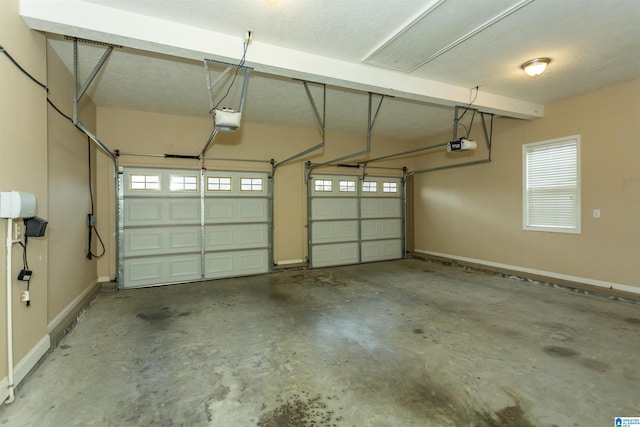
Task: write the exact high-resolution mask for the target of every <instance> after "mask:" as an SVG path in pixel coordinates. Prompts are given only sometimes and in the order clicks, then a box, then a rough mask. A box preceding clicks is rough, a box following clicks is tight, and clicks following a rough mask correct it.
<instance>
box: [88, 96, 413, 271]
mask: <svg viewBox="0 0 640 427" xmlns="http://www.w3.org/2000/svg"><path fill="white" fill-rule="evenodd" d="M97 120H98V137H99V138H100V139H101V140H102V141H103V142H104V143H105V144H106V145H107V146H108V147H110V148H111V149H112V150H115V149H118V150H120V151H121V152H123V153H148V154H163V153H171V154H186V155H197V154H199V153H200V151H201V150H202V148H203V147H204V145H205V143H206V141H207V138H208V137H209V134H210V132H211V126H212V124H211V120H210V119H208V118H195V117H182V116H172V115H165V114H158V113H145V112H135V111H126V110H118V109H109V108H100V107H99V108H98V119H97ZM312 120H313V118H312V117H311V116H310V123H311V124H313V122H312ZM320 142H321V134H320V131H319V130H317V129H315V128H313V127H310V128H309V129H298V128H285V127H277V126H271V125H265V124H257V123H251V122H248V121H246V122H243V123H242V126H241V128H240V130H238V131H237V132H235V133H222V132H221V133H219V134H218V137H217V138H216V139H215V141H214V144H213V146H212V147H211V148H210V149H209V150H208V151H207V154H206V156H207V157H208V158H241V159H258V160H267V161H268V160H269V159H272V158H273V159H275V160H276V161H281V160H284V159H286V158H288V157H291V156H292V155H294V154H296V153H298V152H301V151H303V150H304V149H306V148H309V147H312V146H314V145H316V144H319V143H320ZM413 147H415V143H412V142H406V141H398V140H389V139H383V138H379V137H376V135H375V130H374V132H373V136H372V156H382V155H386V154H390V153H394V152H398V151H402V150H407V149H410V148H413ZM365 148H366V135H350V134H342V133H336V132H332V131H331V130H328V131H327V134H326V146H325V148H324V149H323V150H320V151H318V152H317V153H313V154H311V155H309V156H307V157H304V158H301V159H298V160H296V161H293V162H291V163H289V164H286V165H283V166H282V167H281V168H278V170H277V173H276V176H275V188H274V206H275V212H274V227H275V231H274V255H275V261H276V263H279V262H285V263H288V262H293V261H297V260H298V261H299V260H304V258H305V256H306V248H307V244H306V241H307V236H306V228H305V224H306V186H305V184H304V178H303V177H304V162H306V161H307V160H310V161H312V162H316V163H319V162H322V161H326V160H331V159H334V158H337V157H340V156H343V155H346V154H349V153H353V152H356V151H360V150H364V149H365ZM98 157H99V158H98V168H99V170H98V180H99V181H100V182H99V191H100V206H101V207H100V215H101V216H107V215H111V214H112V213H113V212H115V208H114V207H113V203H114V202H113V194H114V192H113V188H114V186H113V178H112V170H113V166H112V164H111V162H110V160H109V159H108V158H107V156H104V155H102V156H98ZM118 162H119V164H120V165H124V166H157V167H171V168H191V169H199V168H200V163H199V161H198V160H184V159H163V158H158V157H138V156H127V155H122V156H120V158H119V159H118ZM375 166H376V167H377V166H385V167H387V166H395V167H398V168H401V167H402V166H408V167H411V166H412V164H411V160H410V159H406V158H405V159H401V160H397V161H386V162H384V163H382V162H381V163H380V164H376V165H375ZM205 167H206V168H207V169H210V170H212V169H219V170H260V171H270V170H271V165H270V164H269V163H242V162H232V161H215V160H207V161H206V162H205ZM322 172H335V173H353V172H354V169H350V168H341V169H336V168H334V169H322ZM367 172H368V173H369V174H371V175H374V174H385V175H389V174H392V175H393V176H400V175H401V174H402V171H401V170H395V171H392V170H388V169H374V168H368V169H367ZM356 173H358V172H357V170H356ZM359 173H362V170H360V171H359ZM113 224H115V220H114V219H113V218H111V219H110V222H109V224H108V225H104V223H102V222H101V225H100V227H104V228H99V230H100V232H101V233H103V235H110V234H113V232H114V231H115V230H114V227H113ZM109 246H110V251H111V252H110V255H109V257H108V258H105V259H103V260H100V264H99V272H98V274H99V275H100V276H103V275H109V277H111V278H113V276H114V274H115V270H114V268H115V253H114V250H113V248H114V242H113V240H111V241H110V245H109Z"/></svg>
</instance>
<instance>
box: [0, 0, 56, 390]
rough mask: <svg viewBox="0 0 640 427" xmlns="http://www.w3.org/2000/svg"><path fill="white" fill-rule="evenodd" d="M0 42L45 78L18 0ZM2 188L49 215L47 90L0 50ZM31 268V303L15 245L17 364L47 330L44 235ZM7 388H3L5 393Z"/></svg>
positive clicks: (1, 305) (1, 367)
mask: <svg viewBox="0 0 640 427" xmlns="http://www.w3.org/2000/svg"><path fill="white" fill-rule="evenodd" d="M0 44H2V46H3V47H4V48H5V49H6V50H7V51H8V52H9V53H10V54H11V56H13V58H14V59H15V60H16V61H18V62H19V63H20V64H21V65H22V66H23V67H24V68H25V69H27V70H29V72H31V74H33V75H34V76H35V77H36V78H37V79H38V80H40V81H42V82H45V83H46V81H47V79H46V41H45V38H44V37H43V36H41V35H40V34H37V33H35V32H32V31H30V30H29V29H28V28H27V26H26V25H25V24H24V22H23V21H22V20H21V19H20V18H19V16H18V0H5V1H2V2H0ZM0 93H2V101H1V102H0V147H1V151H0V152H1V153H2V154H1V155H0V191H24V192H29V193H33V194H35V196H36V204H37V208H36V215H38V216H40V217H43V218H47V217H48V215H49V210H48V194H47V102H46V92H45V91H44V90H43V89H42V88H40V87H39V86H37V85H36V84H35V83H33V82H32V81H31V80H30V79H29V78H27V77H26V76H25V75H23V74H22V73H21V72H20V71H19V70H18V69H17V68H16V67H15V66H14V65H13V64H12V63H11V62H9V60H8V58H6V57H5V56H4V55H0ZM6 227H7V220H6V219H0V229H1V230H0V239H1V240H2V246H1V247H0V259H1V262H0V264H1V265H0V274H1V276H0V277H2V292H0V330H1V331H2V332H0V334H1V335H0V337H1V338H0V339H1V342H0V378H4V377H5V376H6V375H7V358H6V353H7V346H6V335H5V333H6V330H7V325H6V298H5V286H6V279H5V278H6V268H5V264H6V262H5V258H6V244H5V242H6ZM28 246H29V267H30V268H31V270H32V271H33V280H32V281H31V299H32V305H31V307H30V308H27V307H25V305H24V304H21V303H20V299H19V292H20V291H21V290H24V289H25V287H26V286H25V283H24V282H18V281H17V280H16V277H17V275H18V272H19V271H20V269H21V268H22V252H21V250H20V249H19V248H20V246H18V245H17V244H16V245H13V248H12V254H13V265H12V270H13V274H12V281H13V283H12V284H11V287H12V290H13V298H12V300H13V308H14V309H13V313H14V314H13V325H14V331H15V332H14V333H15V334H16V336H17V337H19V339H16V340H15V342H14V362H15V363H17V362H19V361H20V359H21V358H22V357H24V356H25V354H26V353H27V352H29V351H30V350H31V349H32V348H33V347H34V346H35V345H36V343H38V342H39V341H40V340H41V339H42V338H43V337H45V336H46V334H47V282H48V280H47V261H48V260H47V257H48V251H47V240H46V238H45V239H42V238H37V239H36V238H34V239H32V240H30V241H29V245H28ZM4 392H5V390H2V393H4Z"/></svg>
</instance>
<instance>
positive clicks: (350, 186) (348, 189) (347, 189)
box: [338, 179, 358, 193]
mask: <svg viewBox="0 0 640 427" xmlns="http://www.w3.org/2000/svg"><path fill="white" fill-rule="evenodd" d="M343 188H344V190H343ZM357 189H358V187H357V186H356V180H355V179H341V180H338V192H339V193H355V192H356V191H357Z"/></svg>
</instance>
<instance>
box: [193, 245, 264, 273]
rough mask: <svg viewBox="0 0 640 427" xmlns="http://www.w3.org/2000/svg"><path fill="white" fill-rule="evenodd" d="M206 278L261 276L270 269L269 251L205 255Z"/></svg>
mask: <svg viewBox="0 0 640 427" xmlns="http://www.w3.org/2000/svg"><path fill="white" fill-rule="evenodd" d="M205 266H206V268H205V277H206V278H207V279H215V278H219V277H234V276H245V275H249V274H259V273H264V272H265V271H268V269H269V252H268V251H267V250H248V251H234V252H216V253H209V254H206V255H205Z"/></svg>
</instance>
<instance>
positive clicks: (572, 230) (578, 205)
mask: <svg viewBox="0 0 640 427" xmlns="http://www.w3.org/2000/svg"><path fill="white" fill-rule="evenodd" d="M568 144H575V171H576V175H575V185H574V186H572V187H570V188H572V189H573V191H574V193H573V195H574V197H575V204H574V207H575V218H573V220H574V223H573V226H561V225H557V226H553V225H543V224H540V225H537V224H532V222H531V220H530V214H531V210H530V200H529V188H528V178H529V176H530V171H529V166H528V165H529V163H528V157H529V156H528V155H529V153H530V152H531V151H532V149H535V148H540V147H543V146H547V147H549V148H554V147H561V146H565V145H568ZM580 166H581V163H580V135H571V136H566V137H562V138H556V139H551V140H546V141H538V142H532V143H529V144H523V145H522V229H523V230H524V231H542V232H551V233H567V234H581V233H582V198H581V193H582V188H581V172H580ZM557 185H558V186H557V187H556V188H562V187H561V186H560V184H557ZM544 188H545V187H543V188H542V191H544ZM546 188H547V189H550V188H553V187H546ZM565 188H569V187H565Z"/></svg>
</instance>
